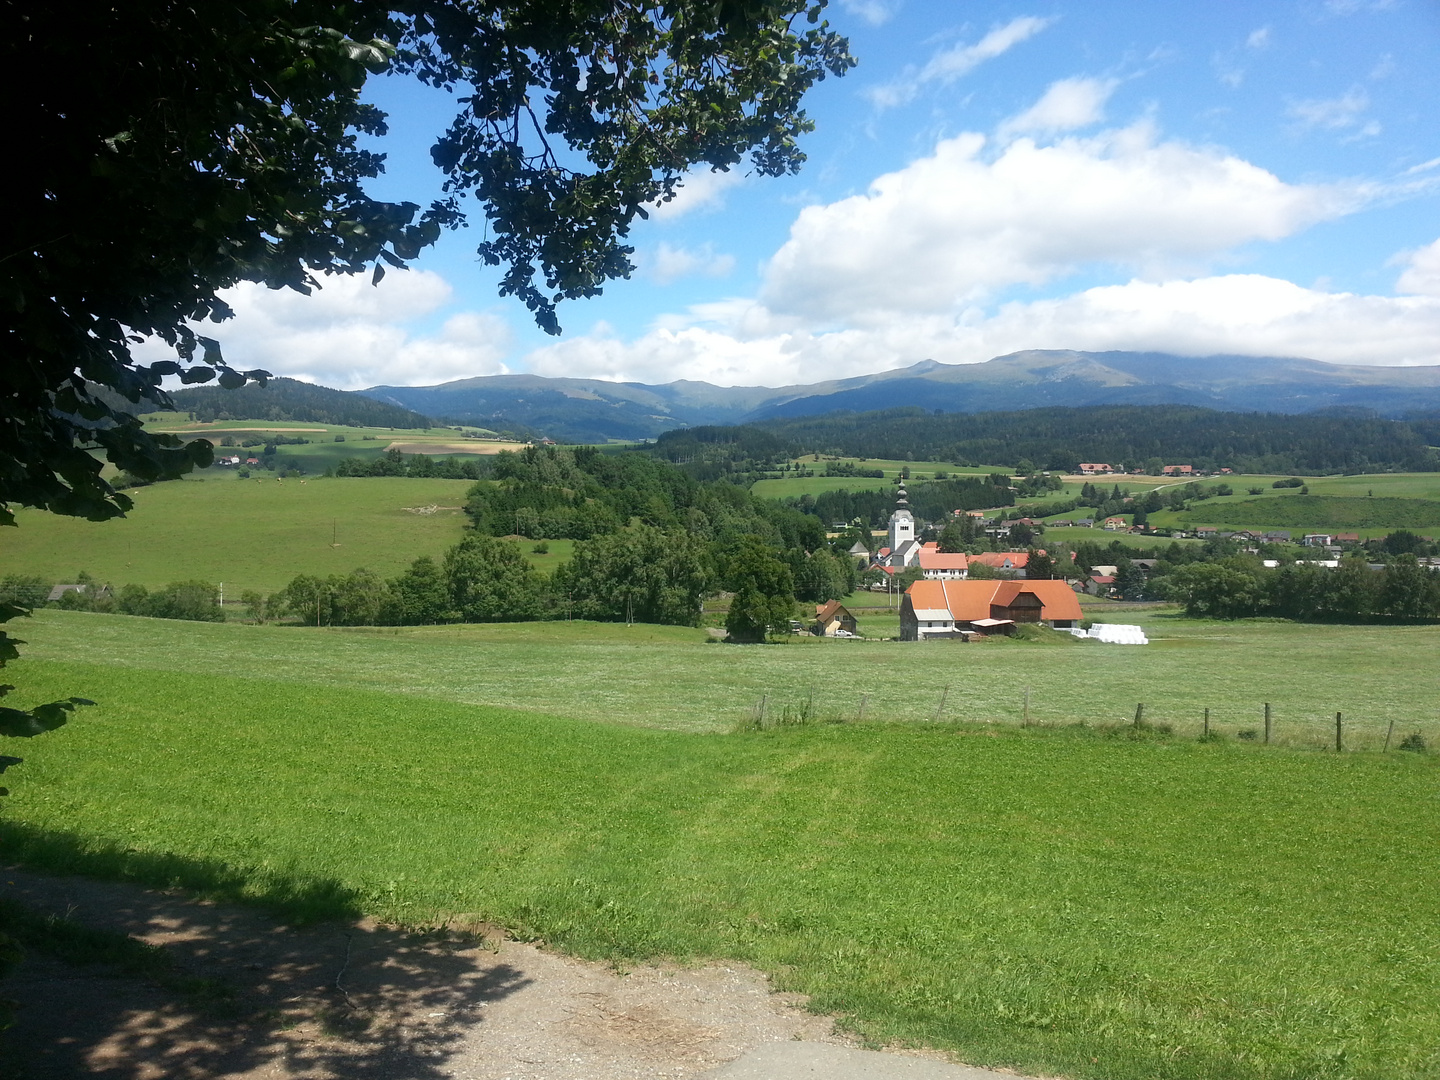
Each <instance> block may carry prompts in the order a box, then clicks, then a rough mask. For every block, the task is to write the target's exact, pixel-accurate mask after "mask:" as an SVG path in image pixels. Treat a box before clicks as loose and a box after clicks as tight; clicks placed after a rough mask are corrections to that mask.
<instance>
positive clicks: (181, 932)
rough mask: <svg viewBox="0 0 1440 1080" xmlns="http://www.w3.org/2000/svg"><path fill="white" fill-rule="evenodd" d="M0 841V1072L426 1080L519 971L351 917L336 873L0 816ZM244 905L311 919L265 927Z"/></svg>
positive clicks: (513, 985) (459, 943) (468, 950)
mask: <svg viewBox="0 0 1440 1080" xmlns="http://www.w3.org/2000/svg"><path fill="white" fill-rule="evenodd" d="M0 850H3V851H5V853H6V858H7V862H11V861H12V860H23V861H24V862H25V863H26V864H27V868H26V869H20V868H17V867H13V866H11V867H10V868H7V869H5V870H3V872H0V930H3V931H6V932H9V933H11V934H13V935H14V936H15V937H17V938H18V939H20V940H21V941H22V942H24V943H25V946H26V957H25V959H24V960H23V961H22V963H21V964H20V965H19V967H18V968H16V969H15V970H14V971H13V972H12V973H11V974H10V975H9V976H8V977H7V978H6V979H5V980H4V981H3V982H0V996H4V997H7V998H12V999H15V1000H17V1001H18V1002H19V1003H20V1006H21V1007H20V1008H19V1010H18V1012H17V1020H16V1023H15V1026H14V1027H12V1028H11V1029H10V1030H8V1031H6V1032H4V1033H3V1034H0V1062H3V1064H0V1078H3V1080H10V1078H12V1077H15V1078H18V1077H25V1078H34V1080H40V1078H46V1080H48V1078H51V1077H56V1078H58V1077H72V1076H79V1075H103V1076H110V1077H115V1078H122V1077H123V1078H128V1077H135V1078H137V1080H138V1078H139V1077H142V1076H145V1077H149V1076H155V1075H163V1076H167V1077H178V1078H182V1080H200V1078H202V1077H214V1076H229V1075H251V1073H252V1072H254V1073H256V1074H258V1073H259V1072H262V1071H264V1072H265V1073H266V1075H270V1074H271V1072H273V1073H274V1074H275V1075H277V1076H289V1075H297V1076H298V1075H305V1076H310V1075H334V1076H345V1077H355V1078H357V1080H379V1078H381V1077H396V1076H403V1077H406V1078H414V1080H426V1078H431V1077H434V1078H437V1080H438V1078H439V1077H442V1076H450V1075H452V1073H453V1071H454V1067H453V1065H452V1062H453V1061H454V1059H455V1058H456V1057H457V1056H458V1055H460V1054H461V1053H462V1052H463V1050H464V1047H465V1045H466V1042H467V1035H468V1032H469V1031H470V1030H471V1029H473V1028H476V1027H477V1026H478V1025H480V1024H482V1023H483V1022H484V1015H485V1012H484V1009H485V1006H486V1005H488V1004H490V1003H492V1002H496V1001H499V1000H501V999H503V998H505V997H508V996H509V995H511V994H514V993H516V992H517V991H519V990H521V989H523V988H524V987H526V986H528V985H529V984H530V981H531V980H530V979H529V978H528V977H527V976H526V975H525V973H524V972H523V971H521V970H520V969H518V968H516V967H514V966H512V965H511V964H509V963H505V962H501V961H500V960H499V958H498V957H497V956H496V954H495V952H494V950H493V949H490V948H486V947H485V942H484V941H483V939H477V938H476V937H475V936H474V935H465V934H458V933H453V932H448V931H439V932H431V933H425V934H415V933H407V932H404V931H400V930H395V929H390V928H386V927H381V926H376V925H375V924H373V923H370V922H368V921H365V920H361V919H359V918H358V917H357V909H356V905H355V903H354V900H353V898H352V897H351V896H349V895H348V894H347V893H346V892H345V890H344V889H342V888H341V887H340V886H338V885H337V884H336V883H334V882H326V881H306V880H303V879H294V880H287V879H285V878H283V877H282V876H280V875H276V874H272V875H269V876H268V877H265V878H263V879H259V878H257V877H256V876H255V875H248V874H243V873H239V872H235V871H229V870H227V869H226V868H225V867H224V866H222V865H219V864H215V863H211V862H208V861H205V860H187V859H182V858H179V857H176V856H165V857H162V856H142V855H139V854H137V853H134V852H129V853H127V852H123V851H120V850H118V849H105V848H98V849H93V850H92V849H91V848H90V846H89V845H88V844H85V843H83V842H81V841H79V840H77V839H75V838H72V837H66V836H63V835H56V834H47V833H42V832H37V831H31V830H26V829H25V828H23V827H20V826H15V825H11V824H6V825H5V826H4V827H3V828H0ZM41 867H43V869H44V870H46V871H49V872H50V873H37V872H34V871H35V869H36V868H41ZM54 873H62V874H84V875H87V876H85V877H71V876H65V877H60V876H51V875H52V874H54ZM99 877H103V878H108V879H110V880H95V879H96V878H99ZM116 879H120V880H116ZM140 881H143V882H145V883H146V884H149V885H159V886H165V887H171V888H175V887H183V888H185V889H188V890H195V891H198V892H201V893H203V894H204V895H205V896H206V897H207V898H208V899H209V900H216V899H243V900H244V901H246V902H247V904H248V905H250V906H247V907H240V906H234V905H232V904H227V903H212V902H205V901H200V900H197V899H195V898H194V897H193V896H191V895H188V894H186V893H181V892H177V891H171V892H155V891H151V890H149V889H146V888H143V887H141V886H140V885H139V884H135V883H134V882H140ZM256 905H260V906H263V907H265V908H268V909H269V910H270V911H271V912H274V913H276V914H279V915H281V916H283V917H286V918H288V919H289V920H291V921H299V920H300V919H302V918H303V919H304V920H306V921H308V922H309V923H310V925H308V926H304V927H294V926H289V927H287V926H284V925H281V924H280V923H279V922H277V920H276V919H275V918H272V917H271V916H270V915H267V914H265V913H264V912H262V911H259V910H256ZM322 917H324V918H327V921H316V920H319V919H321V918H322Z"/></svg>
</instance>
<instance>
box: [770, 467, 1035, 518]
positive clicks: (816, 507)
mask: <svg viewBox="0 0 1440 1080" xmlns="http://www.w3.org/2000/svg"><path fill="white" fill-rule="evenodd" d="M906 494H907V496H908V501H909V503H910V509H911V511H912V512H913V513H914V515H915V516H916V517H917V518H919V519H920V520H921V521H942V520H944V519H945V518H947V517H949V516H950V514H951V513H952V512H953V511H955V510H985V509H990V508H993V507H999V506H1013V505H1014V504H1015V489H1014V488H1013V487H1011V484H1010V478H1009V477H1008V476H1004V475H1001V474H998V473H996V474H992V475H990V476H963V477H955V478H953V479H949V480H929V481H922V482H920V483H916V484H912V485H910V486H908V487H907V489H906ZM783 504H784V505H786V506H790V507H793V508H794V509H796V510H799V511H801V512H802V513H805V514H813V515H815V517H816V519H817V520H818V521H819V522H820V523H821V524H825V523H830V524H838V523H842V522H843V523H845V524H849V523H850V522H853V521H855V520H856V519H857V518H858V519H859V520H860V522H861V523H862V525H863V526H864V527H866V528H871V529H884V528H885V527H886V525H887V523H888V522H889V520H890V515H891V514H892V513H893V512H894V510H895V490H894V489H893V488H886V489H884V490H881V491H848V490H846V489H844V488H841V489H840V490H838V491H824V492H821V493H820V494H819V495H802V496H800V497H798V498H789V499H785V500H783Z"/></svg>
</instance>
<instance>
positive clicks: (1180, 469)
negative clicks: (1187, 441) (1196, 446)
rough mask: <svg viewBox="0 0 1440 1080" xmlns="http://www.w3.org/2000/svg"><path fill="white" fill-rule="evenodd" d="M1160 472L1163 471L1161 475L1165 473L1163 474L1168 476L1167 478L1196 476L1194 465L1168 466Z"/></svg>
mask: <svg viewBox="0 0 1440 1080" xmlns="http://www.w3.org/2000/svg"><path fill="white" fill-rule="evenodd" d="M1160 471H1161V473H1163V474H1164V475H1166V476H1194V475H1195V467H1194V466H1193V465H1166V466H1165V467H1164V468H1163V469H1161V470H1160Z"/></svg>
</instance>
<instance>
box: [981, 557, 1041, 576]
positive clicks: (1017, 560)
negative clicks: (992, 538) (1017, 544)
mask: <svg viewBox="0 0 1440 1080" xmlns="http://www.w3.org/2000/svg"><path fill="white" fill-rule="evenodd" d="M969 561H970V562H971V563H972V564H973V563H984V564H985V565H986V566H988V567H990V569H992V570H1013V571H1015V576H1016V577H1024V576H1025V564H1026V563H1028V562H1029V561H1030V553H1029V552H1028V551H983V552H981V553H980V554H979V555H971V556H969ZM967 576H968V575H967Z"/></svg>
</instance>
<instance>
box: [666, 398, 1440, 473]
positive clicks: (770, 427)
mask: <svg viewBox="0 0 1440 1080" xmlns="http://www.w3.org/2000/svg"><path fill="white" fill-rule="evenodd" d="M754 426H755V427H757V428H759V429H760V430H761V431H763V432H764V433H765V434H766V435H769V436H772V437H773V438H774V439H775V440H777V441H778V442H779V443H781V444H783V445H785V446H787V447H788V448H789V450H790V452H791V453H792V454H802V453H835V454H843V455H845V456H848V457H873V458H895V459H900V460H906V459H910V460H914V461H951V462H954V463H956V464H958V465H1009V466H1012V467H1013V466H1015V465H1017V464H1018V463H1019V462H1021V461H1022V460H1023V461H1029V462H1031V463H1032V464H1033V465H1034V466H1035V467H1036V468H1039V469H1052V470H1063V471H1066V472H1069V471H1073V470H1074V469H1075V467H1076V466H1077V465H1078V464H1079V463H1080V462H1082V461H1103V462H1108V463H1110V464H1112V465H1124V466H1125V467H1126V468H1129V469H1148V468H1150V467H1153V466H1155V465H1158V464H1166V465H1169V464H1177V463H1178V464H1187V465H1194V466H1195V467H1196V468H1206V469H1210V468H1222V467H1223V468H1231V469H1237V470H1241V471H1244V472H1299V473H1309V474H1312V475H1314V474H1319V473H1338V472H1348V471H1354V472H1361V471H1363V472H1378V471H1397V472H1434V471H1440V453H1437V452H1436V450H1435V449H1434V448H1433V447H1430V446H1427V445H1426V440H1425V438H1424V437H1423V435H1422V432H1421V431H1417V430H1416V428H1415V427H1412V426H1411V425H1410V424H1408V423H1405V422H1402V421H1395V420H1381V419H1377V418H1373V417H1367V416H1358V417H1357V416H1325V415H1316V414H1308V415H1307V414H1302V415H1282V414H1276V413H1237V412H1219V411H1216V410H1213V409H1202V408H1196V407H1193V406H1183V405H1100V406H1092V407H1088V408H1047V409H1027V410H1024V411H1021V412H993V413H971V414H957V413H947V414H943V415H936V414H934V413H931V412H927V411H926V410H924V409H917V408H908V409H886V410H882V411H880V412H867V413H848V412H841V413H831V414H830V415H828V416H812V417H801V418H798V419H793V420H767V421H761V422H759V423H757V424H756V425H754ZM1425 433H1426V434H1428V431H1426V432H1425ZM714 437H715V436H713V435H712V438H714ZM690 438H691V437H690V436H688V435H687V433H685V432H668V433H666V435H664V436H661V438H660V440H659V441H658V443H657V449H659V450H660V451H661V452H663V450H664V448H665V446H666V445H667V441H675V442H677V443H679V442H688V441H689V440H690ZM734 441H736V442H745V441H751V442H753V441H755V440H754V439H751V440H744V439H740V438H738V437H737V439H736V440H734Z"/></svg>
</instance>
